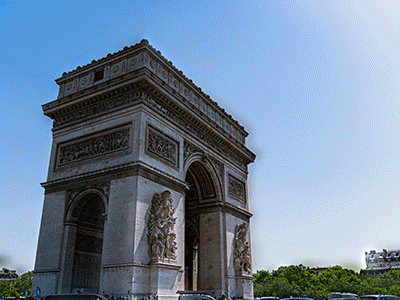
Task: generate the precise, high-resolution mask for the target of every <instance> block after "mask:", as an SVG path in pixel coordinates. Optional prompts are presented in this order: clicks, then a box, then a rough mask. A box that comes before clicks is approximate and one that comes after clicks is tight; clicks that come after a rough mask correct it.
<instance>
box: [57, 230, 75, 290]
mask: <svg viewBox="0 0 400 300" xmlns="http://www.w3.org/2000/svg"><path fill="white" fill-rule="evenodd" d="M76 231H77V225H76V224H75V223H68V224H66V225H65V231H64V244H63V250H62V256H61V272H60V280H59V284H58V292H57V293H59V294H66V293H70V292H71V282H72V268H73V265H74V253H75V240H76Z"/></svg>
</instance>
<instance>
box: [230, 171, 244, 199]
mask: <svg viewBox="0 0 400 300" xmlns="http://www.w3.org/2000/svg"><path fill="white" fill-rule="evenodd" d="M228 193H229V196H232V197H234V198H237V199H238V200H240V201H243V202H246V189H245V184H244V182H242V181H240V180H239V179H236V178H235V177H233V176H232V175H229V176H228Z"/></svg>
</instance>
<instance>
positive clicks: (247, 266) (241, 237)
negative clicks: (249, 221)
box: [233, 223, 251, 274]
mask: <svg viewBox="0 0 400 300" xmlns="http://www.w3.org/2000/svg"><path fill="white" fill-rule="evenodd" d="M246 236H247V229H246V224H245V223H242V224H239V225H237V226H236V229H235V240H234V242H233V243H234V245H233V248H234V251H233V268H234V270H235V272H236V273H237V274H242V273H243V272H244V273H249V274H251V263H250V245H249V242H247V241H246Z"/></svg>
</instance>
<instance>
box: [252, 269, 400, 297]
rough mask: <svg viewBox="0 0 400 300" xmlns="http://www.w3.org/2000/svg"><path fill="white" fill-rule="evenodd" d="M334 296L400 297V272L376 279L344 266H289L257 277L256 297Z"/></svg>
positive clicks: (255, 276) (376, 277) (378, 276)
mask: <svg viewBox="0 0 400 300" xmlns="http://www.w3.org/2000/svg"><path fill="white" fill-rule="evenodd" d="M331 292H342V293H345V292H347V293H354V294H357V295H360V296H361V295H368V294H369V295H371V294H380V295H382V294H389V295H396V296H400V270H391V271H389V272H387V273H385V274H382V275H375V276H372V275H366V274H360V273H357V272H355V271H353V270H349V269H344V268H342V267H340V266H335V267H332V268H327V269H319V268H304V267H302V266H288V267H280V268H279V269H278V270H275V271H273V272H267V271H259V272H257V274H254V296H255V297H267V296H274V297H279V298H289V297H291V296H292V297H309V298H313V299H316V300H322V299H327V297H328V294H329V293H331Z"/></svg>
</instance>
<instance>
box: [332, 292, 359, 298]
mask: <svg viewBox="0 0 400 300" xmlns="http://www.w3.org/2000/svg"><path fill="white" fill-rule="evenodd" d="M333 299H335V300H341V299H346V300H352V299H353V300H358V299H360V296H358V295H357V294H352V293H336V292H333V293H329V294H328V300H333Z"/></svg>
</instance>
